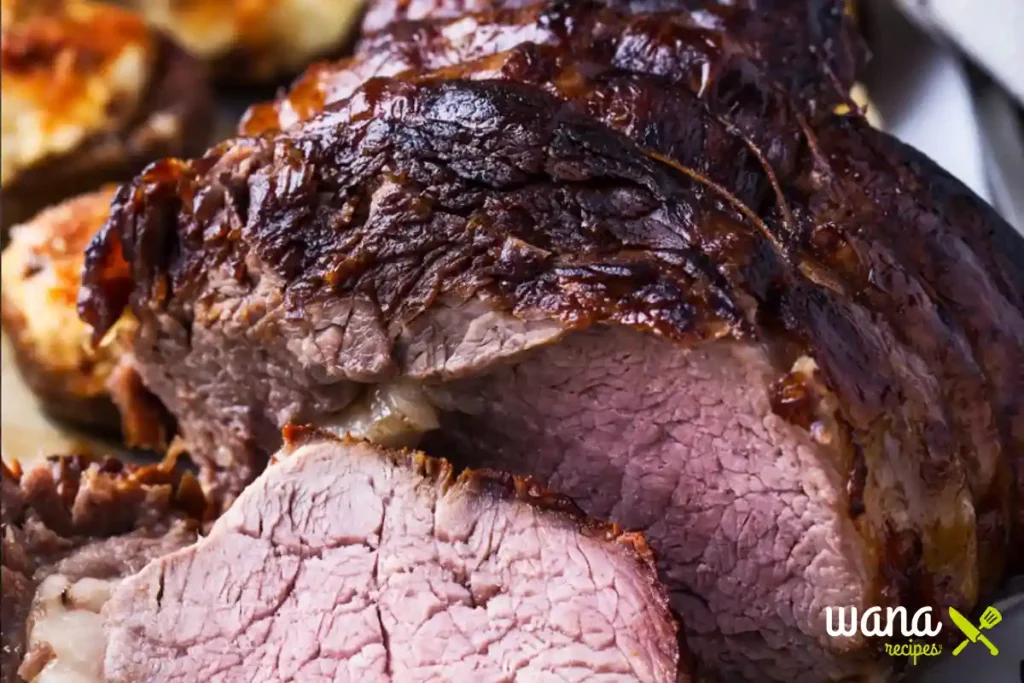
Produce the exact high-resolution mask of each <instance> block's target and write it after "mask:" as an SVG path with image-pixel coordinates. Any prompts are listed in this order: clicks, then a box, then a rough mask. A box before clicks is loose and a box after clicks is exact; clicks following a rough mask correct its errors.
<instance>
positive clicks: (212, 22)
mask: <svg viewBox="0 0 1024 683" xmlns="http://www.w3.org/2000/svg"><path fill="white" fill-rule="evenodd" d="M135 4H136V5H137V6H138V7H139V10H140V11H141V12H142V13H143V14H144V15H145V16H146V18H147V19H148V20H149V21H150V22H151V23H152V24H153V25H155V26H159V27H160V28H162V29H164V30H165V31H167V32H168V33H170V34H171V35H173V36H174V37H175V38H177V39H178V41H179V42H180V43H181V44H183V45H184V46H185V47H187V48H188V49H189V51H191V52H193V53H195V54H197V55H199V56H201V57H203V58H204V59H207V60H214V59H218V58H222V57H225V56H228V55H231V54H232V53H237V54H238V55H239V57H240V58H241V59H243V60H244V63H245V64H246V65H247V68H249V70H250V71H251V72H252V74H251V75H252V76H254V77H256V78H271V77H273V76H274V75H276V74H278V73H281V72H286V71H298V70H299V69H301V68H302V67H304V66H305V65H306V64H307V63H308V62H309V60H310V59H311V58H312V57H314V56H317V55H320V54H324V53H327V52H330V51H332V50H334V49H336V48H337V47H338V46H339V45H340V43H341V41H342V40H343V39H344V38H345V36H346V35H347V34H348V32H349V30H350V29H351V28H352V26H353V25H354V24H355V22H356V20H357V19H358V17H359V11H360V9H361V8H362V0H218V1H215V0H135Z"/></svg>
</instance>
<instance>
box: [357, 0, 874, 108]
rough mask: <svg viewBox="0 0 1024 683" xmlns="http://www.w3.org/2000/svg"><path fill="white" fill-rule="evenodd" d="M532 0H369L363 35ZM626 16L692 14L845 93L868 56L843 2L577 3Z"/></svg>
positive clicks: (776, 64) (784, 66)
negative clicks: (816, 65) (803, 66)
mask: <svg viewBox="0 0 1024 683" xmlns="http://www.w3.org/2000/svg"><path fill="white" fill-rule="evenodd" d="M535 1H536V0H370V2H369V7H368V9H367V12H366V17H365V19H364V21H363V32H364V33H367V34H373V33H377V32H379V31H382V30H384V29H386V28H387V27H388V26H389V25H393V24H395V23H397V22H406V21H410V20H413V21H421V20H425V19H426V20H429V19H439V18H450V17H462V16H465V15H467V14H469V13H478V12H483V11H488V10H492V9H496V8H512V9H514V8H519V7H526V6H528V5H532V4H534V3H535ZM588 4H590V5H592V6H594V5H599V6H607V7H611V8H613V9H615V10H618V11H622V12H628V13H631V14H632V13H646V12H655V13H657V12H679V11H681V10H691V11H696V12H698V13H699V15H700V20H701V22H702V23H704V24H709V25H715V26H718V27H721V28H723V29H725V30H726V31H728V32H730V33H733V34H735V35H737V36H739V37H740V38H741V39H743V40H745V41H748V42H750V43H752V44H754V45H756V46H757V47H758V49H757V52H758V53H759V54H760V55H761V56H762V57H764V58H765V59H766V61H767V62H768V63H769V64H770V65H771V66H772V68H775V69H779V70H781V71H784V70H788V69H792V68H793V66H794V63H795V62H804V63H809V62H811V61H815V60H817V59H820V60H821V61H820V65H821V66H820V68H821V74H820V75H821V76H822V77H823V78H824V79H828V80H834V82H835V83H837V84H841V85H843V86H845V88H844V89H845V90H848V89H849V87H848V86H849V84H852V83H853V81H854V79H855V77H856V75H857V73H858V72H859V71H860V69H861V68H862V67H863V66H864V62H865V61H866V58H867V52H866V49H865V47H864V45H863V43H862V41H861V39H860V36H859V35H858V34H857V32H856V27H855V26H854V24H853V22H852V20H851V19H852V18H851V17H850V16H849V15H848V12H847V2H846V0H810V1H808V0H739V1H738V2H734V1H733V0H711V1H709V0H599V1H597V2H593V3H587V2H579V3H576V5H577V6H580V7H581V8H583V9H587V7H586V6H587V5H588Z"/></svg>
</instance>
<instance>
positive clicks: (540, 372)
mask: <svg viewBox="0 0 1024 683" xmlns="http://www.w3.org/2000/svg"><path fill="white" fill-rule="evenodd" d="M609 4H610V5H612V6H607V5H609ZM657 4H658V6H657V7H654V8H653V9H655V10H658V11H653V12H645V11H643V10H645V9H652V8H645V7H644V6H643V5H642V4H629V6H628V7H626V6H623V5H620V4H617V3H599V5H601V6H595V5H578V4H574V5H568V4H565V3H553V4H550V5H533V6H530V7H525V8H516V7H512V8H509V7H504V6H501V7H494V6H492V4H491V3H488V6H487V7H484V6H480V5H478V4H477V3H474V4H473V9H477V10H480V11H479V12H478V13H477V14H468V15H465V16H454V17H452V16H449V17H445V16H443V13H442V15H438V16H434V15H432V14H431V12H427V13H425V14H424V15H423V16H422V17H421V16H420V15H417V16H415V17H412V18H414V19H418V21H414V22H411V23H401V22H399V23H397V24H395V25H393V26H390V27H389V26H387V22H386V21H385V22H383V23H381V24H380V25H375V27H374V28H375V29H379V30H378V31H377V32H376V33H373V34H372V35H368V36H366V37H365V38H364V41H363V43H362V44H361V48H360V49H361V53H360V54H359V55H357V57H355V58H353V59H352V60H348V61H343V62H340V63H337V64H335V65H327V66H321V67H318V68H316V69H314V70H311V71H310V72H309V73H308V74H307V76H306V78H304V79H302V80H300V81H299V83H298V84H297V85H296V87H295V88H294V89H293V90H292V91H291V92H290V93H288V94H286V95H285V96H283V97H282V98H280V99H279V100H278V101H276V102H274V103H271V104H269V105H267V106H265V107H260V108H256V109H254V110H253V111H252V113H251V114H250V116H249V117H248V118H247V119H246V121H245V122H244V123H243V132H245V133H247V134H250V136H249V137H241V138H239V139H237V140H234V141H232V142H230V143H228V144H224V145H221V146H219V147H216V148H214V149H212V150H211V151H210V152H209V153H208V154H207V155H206V156H205V157H204V158H202V159H200V160H196V161H191V162H183V161H168V162H165V163H163V164H161V165H158V166H156V167H153V168H151V169H150V170H149V171H148V172H147V173H145V174H143V175H142V176H140V177H139V178H138V179H137V180H136V181H135V183H133V184H132V185H130V186H126V187H125V188H124V189H122V191H121V192H120V194H119V195H118V197H117V198H116V200H115V203H114V210H113V214H112V219H111V221H110V222H109V224H108V226H107V228H106V230H105V232H104V233H103V234H102V235H101V236H100V237H99V238H97V240H96V241H95V242H94V243H93V245H92V247H91V249H90V254H89V258H88V259H87V267H86V276H85V277H86V281H85V288H84V296H83V298H82V299H81V302H80V303H81V306H80V310H81V312H82V313H83V315H84V317H85V318H86V319H87V320H88V321H89V322H91V323H92V324H94V325H95V327H96V330H97V332H98V333H102V331H103V330H104V329H105V328H106V327H107V326H108V325H109V324H111V323H112V322H113V321H114V320H116V319H117V317H118V316H119V315H120V314H121V311H122V310H123V308H124V307H125V306H129V305H130V307H131V310H132V311H133V312H134V314H135V315H136V317H137V318H138V320H139V331H138V333H137V335H136V338H135V340H134V349H133V353H134V354H135V356H136V359H137V363H138V367H139V371H140V373H141V375H142V377H143V379H144V381H145V382H146V384H147V386H148V387H149V388H150V389H151V390H152V391H153V392H154V393H155V394H156V395H158V396H159V397H160V399H161V400H162V401H164V402H165V404H166V405H167V406H168V408H169V409H170V410H171V412H172V413H173V414H174V415H175V417H176V418H177V419H178V421H179V424H180V425H181V428H182V430H183V432H184V436H185V438H186V440H187V441H188V442H189V445H190V446H191V447H192V448H193V451H194V453H195V454H196V455H197V457H198V458H199V459H200V460H201V461H202V463H203V464H204V471H205V477H206V482H207V483H208V484H209V485H210V486H211V487H212V488H213V489H214V490H217V491H219V492H220V493H221V494H222V495H225V496H226V497H227V498H228V499H230V497H231V496H233V495H234V494H235V493H237V491H239V490H241V488H242V487H243V486H244V485H245V484H246V483H247V482H249V481H251V480H252V479H253V478H254V477H255V476H256V475H257V474H258V472H260V471H261V470H262V469H263V467H264V466H265V463H266V462H267V460H268V458H269V457H270V454H272V453H273V452H274V451H275V450H276V449H277V448H278V447H279V445H280V443H281V442H280V436H279V433H280V432H279V430H280V428H281V427H282V426H283V425H285V424H287V423H289V422H300V423H306V422H310V423H319V424H327V423H330V424H335V425H336V424H337V423H338V420H339V416H343V415H345V414H346V413H345V411H346V410H347V409H348V408H349V406H350V405H351V404H352V403H353V402H354V401H358V400H360V397H361V396H362V395H363V394H365V393H366V391H367V387H368V386H370V387H385V386H389V385H391V384H392V383H395V382H396V381H400V382H404V383H412V384H415V385H417V386H418V388H419V390H420V391H421V392H422V395H423V396H424V397H425V399H424V402H425V403H427V404H429V407H430V409H431V410H433V411H435V412H436V415H437V420H436V423H437V425H438V428H437V429H434V430H432V431H430V432H428V433H427V434H425V436H424V439H425V441H424V444H425V446H426V447H427V448H428V450H435V451H437V452H443V453H445V454H448V455H450V456H451V457H453V458H454V459H455V460H457V461H458V462H459V463H460V464H467V465H471V466H486V467H493V468H496V469H501V470H508V471H511V472H515V473H519V474H529V475H533V476H536V477H538V478H539V479H540V480H541V481H544V482H545V483H546V484H547V485H550V486H552V487H554V488H557V489H558V490H562V491H564V492H566V493H567V494H568V495H570V496H572V497H573V498H574V499H575V500H577V502H578V503H579V504H580V505H581V507H582V508H583V509H584V510H585V511H586V512H587V513H588V514H591V515H594V516H597V517H601V518H608V519H611V520H613V521H615V522H617V523H619V524H621V525H622V526H623V527H624V528H626V529H630V530H638V531H643V532H644V533H645V535H646V537H647V538H648V540H649V542H650V543H651V546H652V547H653V548H654V550H655V551H656V554H657V558H658V567H659V572H660V575H661V577H662V580H663V581H664V582H665V583H666V584H667V586H668V589H669V591H670V597H671V600H672V605H673V607H674V608H675V609H676V610H677V611H678V612H679V613H680V614H681V615H682V617H683V619H682V621H683V624H684V627H685V629H686V640H687V643H688V644H689V645H690V647H692V649H693V650H694V651H695V653H696V655H697V658H698V660H699V662H700V664H701V665H702V667H703V669H704V670H705V671H707V672H709V673H710V674H711V675H715V676H718V677H719V678H721V679H722V680H728V681H732V680H750V681H762V680H768V681H805V680H806V681H820V680H823V679H824V680H841V679H847V678H869V677H872V676H875V677H881V678H884V677H887V676H890V675H892V674H894V673H898V671H895V670H894V667H898V666H900V665H901V662H899V661H896V660H893V659H892V658H887V657H884V656H882V655H881V653H879V652H878V651H877V649H876V645H873V644H872V643H871V642H869V641H868V640H866V639H862V638H860V637H856V636H855V637H852V638H849V639H832V638H829V637H828V636H827V635H826V633H825V624H824V620H825V617H824V609H825V607H826V606H849V607H857V608H858V609H859V610H863V609H864V608H866V607H869V606H875V605H878V606H882V607H887V606H905V607H906V608H907V609H908V611H910V612H913V611H914V610H916V609H918V608H919V607H923V606H932V607H934V608H937V611H939V612H941V613H945V611H946V609H945V608H946V607H947V606H956V607H957V608H959V609H961V610H970V609H971V608H972V607H973V606H974V605H976V604H977V603H978V601H979V600H980V599H984V597H985V596H987V595H988V594H989V593H990V592H991V591H992V590H993V589H994V588H995V587H996V586H997V585H998V584H999V582H1000V581H1001V580H1002V579H1003V577H1004V576H1005V574H1006V571H1007V567H1008V566H1009V565H1010V563H1011V562H1013V558H1012V552H1013V550H1014V549H1015V548H1020V547H1021V545H1020V541H1019V538H1020V536H1019V533H1020V531H1019V529H1020V524H1021V505H1020V500H1021V486H1022V484H1024V478H1022V477H1021V472H1022V463H1024V411H1022V410H1021V405H1020V401H1021V396H1024V242H1022V240H1021V239H1020V237H1019V236H1018V235H1017V234H1016V233H1015V232H1014V231H1013V230H1012V228H1010V227H1009V226H1008V225H1007V224H1005V222H1003V221H1002V220H1001V219H1000V218H999V217H998V216H997V215H996V214H995V213H994V212H993V211H992V210H991V209H990V208H989V207H987V206H985V205H984V203H983V202H981V201H980V200H979V199H977V198H976V197H975V196H974V195H972V194H971V193H970V192H969V190H967V189H965V188H964V187H963V186H962V185H960V184H959V183H958V182H956V181H955V180H953V179H952V178H951V177H950V176H949V175H948V174H946V173H945V172H944V171H942V170H941V169H939V168H938V167H936V166H935V165H934V164H933V163H932V162H931V161H929V160H928V159H926V158H924V157H923V156H922V155H921V154H920V153H918V152H916V151H914V150H912V149H910V148H908V147H906V146H904V145H902V144H901V143H899V142H897V141H895V140H893V139H891V138H889V137H887V136H886V135H884V134H882V133H879V132H876V131H874V130H872V129H871V128H870V127H869V126H868V125H867V124H866V122H865V121H864V120H863V118H862V117H861V116H860V115H859V114H858V113H857V112H856V111H852V112H849V113H847V114H835V113H833V111H832V110H833V106H834V105H835V104H836V103H838V102H840V101H842V100H843V98H844V97H845V94H844V93H845V89H846V88H847V87H848V86H849V85H850V83H848V82H843V80H842V79H844V78H846V77H850V78H851V79H852V76H851V74H852V73H853V72H855V69H856V54H857V51H856V50H855V49H854V48H851V49H849V50H847V49H839V48H840V47H841V46H843V45H845V44H846V42H845V41H847V40H849V39H850V35H851V34H849V33H848V32H847V28H846V27H845V24H844V23H843V21H842V19H841V15H842V7H841V6H842V4H843V3H839V2H835V3H828V2H822V3H817V4H815V7H818V9H819V10H820V11H818V12H811V13H798V12H792V13H785V12H783V14H781V15H777V16H785V17H787V19H786V20H785V21H788V22H790V24H791V25H792V26H794V27H798V26H803V25H804V24H802V23H801V22H810V24H809V28H807V29H806V30H805V31H803V32H802V33H801V32H798V31H794V32H789V33H786V32H782V33H772V32H771V31H768V30H756V26H757V24H756V21H754V19H751V17H753V18H757V17H758V16H761V17H762V20H763V15H758V14H757V12H758V6H757V5H758V3H751V4H750V6H740V7H736V8H733V9H731V10H728V12H727V11H726V10H724V9H722V8H714V7H712V8H707V9H705V10H702V11H689V10H688V9H686V8H685V7H683V6H682V4H681V3H657ZM426 5H430V3H426ZM426 5H424V6H426ZM401 6H403V7H404V6H406V5H401ZM413 6H419V5H418V4H417V3H413V4H410V5H409V7H413ZM439 6H444V7H449V6H450V5H448V4H445V3H441V4H439ZM787 6H788V5H787V4H786V3H785V2H781V1H780V3H779V8H780V11H781V8H784V7H787ZM762 9H763V8H762ZM790 9H792V7H790ZM743 12H748V13H749V12H753V14H748V15H746V16H747V18H748V19H751V20H750V21H742V18H743V16H744V15H743ZM733 13H735V14H733ZM837 13H838V14H837ZM370 16H373V14H372V13H371V15H370ZM723 17H724V18H723ZM824 19H828V20H829V21H824ZM779 21H782V20H781V19H779ZM743 27H748V28H749V27H755V28H750V29H749V31H748V32H746V33H744V30H743ZM794 36H796V39H794V40H795V42H796V43H798V44H802V45H804V48H806V53H805V51H804V50H803V49H801V48H799V47H796V48H794V47H793V43H794V40H791V38H792V37H794ZM800 36H805V37H806V40H804V39H803V38H800ZM801 41H803V42H801ZM817 41H824V42H822V43H821V44H820V46H824V45H827V46H830V47H829V49H824V48H823V47H822V48H821V49H818V48H814V45H815V44H818V42H817ZM820 46H819V47H820ZM812 48H814V49H812ZM791 50H795V52H790V51H791ZM807 54H811V55H815V56H814V57H813V58H808V57H807ZM381 55H385V56H384V57H382V56H381ZM772 55H776V57H772ZM780 55H781V56H780ZM797 57H800V58H797ZM850 60H853V61H852V62H850ZM844 65H845V66H844ZM946 631H947V632H950V629H946Z"/></svg>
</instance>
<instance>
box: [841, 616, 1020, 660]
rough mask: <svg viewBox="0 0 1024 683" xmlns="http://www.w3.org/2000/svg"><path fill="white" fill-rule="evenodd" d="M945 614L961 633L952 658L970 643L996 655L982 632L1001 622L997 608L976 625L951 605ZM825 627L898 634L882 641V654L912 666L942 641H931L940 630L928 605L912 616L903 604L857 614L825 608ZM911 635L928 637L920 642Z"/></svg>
mask: <svg viewBox="0 0 1024 683" xmlns="http://www.w3.org/2000/svg"><path fill="white" fill-rule="evenodd" d="M948 614H949V619H950V622H951V623H952V625H953V626H954V627H955V628H956V629H957V630H958V631H959V632H960V634H959V635H961V636H962V637H961V639H960V641H959V644H958V645H957V646H956V647H955V648H954V649H953V656H954V657H956V656H957V655H959V654H960V653H961V652H963V650H964V649H965V648H966V647H967V646H968V645H970V644H972V643H979V644H981V645H983V646H985V647H986V648H988V651H989V653H990V654H991V655H992V656H993V657H995V656H997V655H998V654H999V648H998V647H996V645H995V644H994V643H993V642H992V641H991V640H990V639H989V638H988V636H986V635H985V634H984V633H983V632H982V630H983V629H991V628H993V627H995V626H996V625H997V624H999V622H1000V621H1002V618H1003V617H1002V614H1000V612H999V610H997V609H996V608H995V607H989V608H987V609H986V610H985V611H984V612H983V613H982V614H981V617H980V618H979V622H978V625H977V626H975V625H974V623H973V622H972V621H971V620H970V619H969V618H968V617H966V616H964V615H963V614H962V613H961V612H960V611H959V610H957V609H956V608H955V607H949V608H948ZM858 616H859V619H858ZM908 619H909V621H908ZM825 630H826V632H827V633H828V635H829V636H830V637H832V638H841V637H846V638H851V637H855V636H857V635H860V636H861V637H864V638H897V639H898V638H900V637H901V636H902V638H903V639H905V640H897V641H894V642H887V643H885V644H884V647H885V653H886V654H887V655H889V656H891V657H907V658H909V659H910V660H911V662H912V663H913V664H914V665H916V664H917V660H918V658H920V657H938V656H939V655H941V654H942V652H943V648H942V644H941V643H939V642H935V639H936V638H937V637H938V636H939V634H940V633H941V632H942V630H943V623H942V621H939V620H935V621H934V622H933V613H932V608H931V607H922V608H921V609H919V610H917V611H916V612H914V613H913V616H912V617H911V615H910V614H909V613H908V612H907V609H906V607H887V608H885V609H884V610H883V608H881V607H870V608H868V609H866V610H864V612H863V613H860V614H858V610H857V608H856V607H849V608H847V607H826V608H825ZM915 638H929V639H932V640H931V642H920V641H918V640H915Z"/></svg>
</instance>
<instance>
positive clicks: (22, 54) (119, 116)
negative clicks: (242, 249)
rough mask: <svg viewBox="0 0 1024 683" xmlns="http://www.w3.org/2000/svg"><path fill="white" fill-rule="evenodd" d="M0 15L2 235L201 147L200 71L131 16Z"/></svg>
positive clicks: (15, 2)
mask: <svg viewBox="0 0 1024 683" xmlns="http://www.w3.org/2000/svg"><path fill="white" fill-rule="evenodd" d="M0 10H2V40H0V51H2V62H0V75H2V80H0V91H2V103H0V120H2V144H0V225H2V227H3V229H4V230H6V229H7V228H8V227H10V226H11V225H15V224H17V223H21V222H23V221H26V220H28V219H29V218H31V217H32V216H33V215H34V214H35V213H36V212H38V211H39V210H40V209H42V208H43V207H45V206H48V205H51V204H54V203H56V202H59V201H61V200H62V199H66V198H68V197H71V196H74V195H76V194H79V193H81V192H86V191H89V190H94V189H96V188H98V187H100V186H101V185H103V184H104V183H106V182H112V181H120V180H127V179H128V178H129V177H131V176H132V175H134V174H135V173H136V172H137V171H139V170H141V169H142V168H143V167H144V166H145V165H147V164H148V163H149V162H151V161H154V160H155V159H158V158H161V157H164V156H180V155H184V156H189V155H195V154H199V153H201V152H202V150H203V149H204V148H205V146H206V144H207V142H208V139H207V134H208V132H209V130H210V126H211V111H212V99H211V94H210V91H209V87H208V84H207V78H206V72H205V68H204V66H203V65H202V64H201V63H200V62H199V61H197V60H196V59H194V58H193V57H191V56H189V55H188V54H186V53H185V52H184V51H183V50H181V49H180V48H178V47H177V46H176V45H175V44H174V43H173V42H172V41H171V40H170V39H168V38H166V37H165V36H164V35H162V34H160V33H158V32H156V31H154V30H152V29H151V28H149V27H148V26H147V25H146V23H145V21H144V20H143V18H142V17H141V16H139V15H138V14H136V13H134V12H131V11H128V10H126V9H123V8H119V7H115V6H112V5H107V4H102V3H99V2H90V1H87V0H2V2H0Z"/></svg>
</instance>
